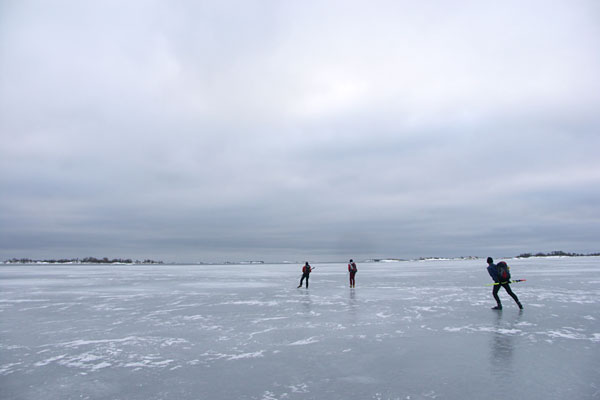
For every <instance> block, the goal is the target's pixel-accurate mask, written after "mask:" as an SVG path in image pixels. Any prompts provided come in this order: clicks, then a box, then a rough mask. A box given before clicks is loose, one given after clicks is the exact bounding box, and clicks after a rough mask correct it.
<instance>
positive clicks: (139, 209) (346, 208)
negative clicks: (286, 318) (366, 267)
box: [0, 0, 600, 262]
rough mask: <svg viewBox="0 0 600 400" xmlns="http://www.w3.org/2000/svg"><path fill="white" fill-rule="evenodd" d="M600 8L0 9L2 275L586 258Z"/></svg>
mask: <svg viewBox="0 0 600 400" xmlns="http://www.w3.org/2000/svg"><path fill="white" fill-rule="evenodd" d="M599 71H600V3H598V2H597V1H595V0H591V1H577V0H575V1H573V0H564V1H553V2H548V1H545V0H542V1H510V0H509V1H502V2H498V1H479V0H477V1H396V0H393V1H347V0H344V1H245V0H244V1H241V0H240V1H191V0H190V1H185V0H180V1H149V0H143V1H127V2H123V1H80V0H72V1H60V0H56V1H42V0H40V1H28V0H24V1H21V0H0V260H4V259H8V258H12V257H19V258H20V257H29V258H55V257H67V258H70V257H85V256H96V257H103V256H107V257H131V258H140V259H141V258H153V259H160V260H164V261H179V262H194V261H224V260H231V261H240V260H265V261H281V260H290V261H304V260H310V261H333V260H346V259H348V258H350V257H352V258H355V259H365V258H372V257H374V258H383V257H397V258H411V257H420V256H463V255H464V256H466V255H478V256H487V255H492V256H494V255H495V256H497V257H500V256H512V255H517V254H520V253H522V252H531V251H533V252H537V251H553V250H564V251H576V252H596V251H600V240H599V239H600V207H599V204H600V156H599V149H600V112H599V111H600V74H599Z"/></svg>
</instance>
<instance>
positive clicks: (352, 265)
mask: <svg viewBox="0 0 600 400" xmlns="http://www.w3.org/2000/svg"><path fill="white" fill-rule="evenodd" d="M356 271H358V268H356V263H355V262H354V261H352V259H350V262H349V263H348V273H349V274H350V287H351V288H353V287H356V282H355V280H354V276H355V275H356Z"/></svg>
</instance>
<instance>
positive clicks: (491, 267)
mask: <svg viewBox="0 0 600 400" xmlns="http://www.w3.org/2000/svg"><path fill="white" fill-rule="evenodd" d="M487 263H488V267H487V270H488V273H489V274H490V276H491V277H492V279H493V280H494V282H495V283H497V285H494V289H493V290H492V295H493V296H494V299H495V300H496V303H497V305H496V307H492V310H502V303H501V302H500V297H499V296H498V291H499V290H500V287H503V288H504V290H506V293H508V295H509V296H510V297H512V298H513V300H514V301H515V302H516V303H517V305H518V306H519V308H520V309H521V310H522V309H523V305H522V304H521V302H520V301H519V298H518V297H517V295H516V294H514V293H513V291H512V289H511V288H510V284H509V283H508V281H506V282H503V281H501V278H500V274H499V273H498V266H497V265H496V264H494V260H493V259H492V257H488V259H487Z"/></svg>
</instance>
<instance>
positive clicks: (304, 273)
mask: <svg viewBox="0 0 600 400" xmlns="http://www.w3.org/2000/svg"><path fill="white" fill-rule="evenodd" d="M312 270H313V269H312V267H311V266H310V265H309V264H308V261H307V262H306V264H304V267H302V278H301V279H300V284H299V285H298V287H302V282H303V281H304V278H306V288H307V289H308V277H309V276H310V273H311V271H312Z"/></svg>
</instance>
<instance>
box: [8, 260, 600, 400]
mask: <svg viewBox="0 0 600 400" xmlns="http://www.w3.org/2000/svg"><path fill="white" fill-rule="evenodd" d="M509 265H511V267H512V268H511V272H512V275H513V277H514V278H515V279H519V278H525V279H527V282H524V283H518V284H514V285H512V287H513V290H514V291H515V293H516V294H517V295H518V296H519V297H520V299H521V301H522V302H523V304H524V306H525V310H524V311H522V312H520V311H519V310H518V309H517V307H516V305H515V304H514V302H513V301H512V299H510V297H509V296H508V295H507V294H506V293H505V292H504V290H503V289H502V290H501V291H500V297H501V298H502V300H503V304H504V310H503V311H501V312H497V311H493V310H491V309H490V307H492V306H494V305H495V303H494V300H493V298H492V295H491V287H490V286H485V284H487V283H489V282H490V278H489V276H488V274H487V271H486V269H485V267H486V264H485V262H484V261H483V260H459V261H455V260H440V261H421V262H394V263H371V264H359V265H358V267H359V271H358V274H357V277H356V282H357V287H356V289H350V288H348V287H347V286H348V285H347V275H346V265H345V264H323V265H318V264H316V265H314V266H316V267H317V269H316V270H315V271H314V272H313V274H312V275H311V278H310V288H309V289H308V290H306V289H304V288H302V289H297V288H296V286H297V285H298V282H299V279H300V268H301V265H290V264H281V265H227V266H206V265H203V266H197V265H183V266H181V265H178V266H174V265H118V266H110V265H109V266H107V265H100V266H98V265H63V266H59V265H30V266H27V265H2V266H0V398H2V399H3V400H12V399H15V400H16V399H19V400H20V399H32V400H33V399H35V400H40V399H57V400H58V399H61V400H64V399H140V400H141V399H143V400H149V399H183V400H186V399H211V400H221V399H223V400H225V399H227V400H230V399H257V400H266V399H345V400H348V399H360V400H362V399H486V398H495V397H503V398H510V399H540V400H541V399H544V400H548V399H561V400H563V399H600V307H599V304H598V303H599V302H600V287H599V285H598V284H599V283H600V258H594V257H582V258H553V259H523V260H509Z"/></svg>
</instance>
